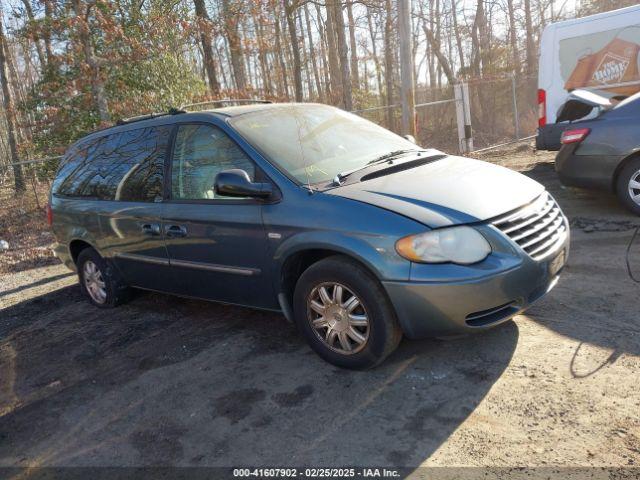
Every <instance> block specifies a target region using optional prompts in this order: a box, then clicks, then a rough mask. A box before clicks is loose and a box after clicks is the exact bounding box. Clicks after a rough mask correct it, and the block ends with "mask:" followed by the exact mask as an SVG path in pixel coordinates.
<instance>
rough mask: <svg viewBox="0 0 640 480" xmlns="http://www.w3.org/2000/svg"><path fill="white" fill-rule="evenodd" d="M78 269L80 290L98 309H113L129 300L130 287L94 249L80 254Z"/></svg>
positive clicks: (88, 249)
mask: <svg viewBox="0 0 640 480" xmlns="http://www.w3.org/2000/svg"><path fill="white" fill-rule="evenodd" d="M77 267H78V277H79V279H80V290H81V291H82V293H83V294H85V295H86V296H87V298H88V299H89V301H90V302H91V303H93V304H94V305H95V306H96V307H100V308H112V307H115V306H117V305H120V304H122V303H124V302H126V301H127V300H129V298H130V294H131V290H130V289H129V287H128V286H127V285H126V284H125V283H124V282H123V280H122V278H121V277H120V274H119V273H118V272H117V271H116V270H115V268H113V266H112V265H111V264H109V263H108V262H107V261H106V260H105V259H104V258H102V257H101V256H100V254H98V252H96V251H95V250H94V249H93V248H85V249H84V250H82V251H81V252H80V255H78V261H77Z"/></svg>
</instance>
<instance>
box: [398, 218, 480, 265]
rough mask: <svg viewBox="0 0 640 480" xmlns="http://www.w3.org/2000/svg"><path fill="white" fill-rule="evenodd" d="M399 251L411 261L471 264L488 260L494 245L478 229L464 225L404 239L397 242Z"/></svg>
mask: <svg viewBox="0 0 640 480" xmlns="http://www.w3.org/2000/svg"><path fill="white" fill-rule="evenodd" d="M396 251H397V252H398V254H400V256H402V257H404V258H406V259H407V260H411V261H412V262H419V263H445V262H453V263H460V264H463V265H468V264H470V263H476V262H479V261H481V260H484V259H485V258H487V255H489V254H490V253H491V245H489V242H487V240H486V239H485V238H484V237H483V236H482V234H481V233H480V232H478V231H477V230H476V229H475V228H471V227H466V226H462V227H450V228H442V229H439V230H432V231H430V232H425V233H418V234H417V235H409V236H408V237H404V238H401V239H400V240H398V241H397V242H396Z"/></svg>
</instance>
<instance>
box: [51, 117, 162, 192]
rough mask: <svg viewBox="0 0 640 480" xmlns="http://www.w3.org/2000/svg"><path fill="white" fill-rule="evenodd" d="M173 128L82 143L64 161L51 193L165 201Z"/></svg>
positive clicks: (113, 136)
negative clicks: (165, 164) (167, 164)
mask: <svg viewBox="0 0 640 480" xmlns="http://www.w3.org/2000/svg"><path fill="white" fill-rule="evenodd" d="M170 134H171V126H157V127H147V128H139V129H134V130H128V131H125V132H119V133H113V134H110V135H105V136H102V137H97V138H94V139H91V140H88V141H85V142H80V143H78V144H77V145H75V146H73V147H71V149H70V150H69V151H68V152H67V154H66V155H65V158H64V159H63V162H62V165H61V167H60V170H59V171H58V175H57V176H56V180H55V181H54V184H53V187H52V191H53V193H54V194H56V195H63V196H67V197H82V198H93V199H99V200H121V201H139V202H153V201H158V200H160V199H161V198H162V191H163V182H164V160H165V157H166V152H167V146H168V144H169V137H170Z"/></svg>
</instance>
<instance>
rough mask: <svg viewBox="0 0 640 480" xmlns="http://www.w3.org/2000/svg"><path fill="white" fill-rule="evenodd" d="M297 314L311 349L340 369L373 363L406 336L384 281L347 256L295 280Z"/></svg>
mask: <svg viewBox="0 0 640 480" xmlns="http://www.w3.org/2000/svg"><path fill="white" fill-rule="evenodd" d="M294 314H295V319H296V323H297V324H298V328H299V329H300V331H301V332H302V334H303V335H304V337H305V338H306V340H307V342H308V343H309V345H310V346H311V348H313V349H314V350H315V351H316V353H318V355H320V356H321V357H322V358H323V359H325V360H326V361H328V362H329V363H332V364H334V365H337V366H339V367H344V368H353V369H364V368H370V367H373V366H375V365H377V364H378V363H380V362H382V360H384V359H385V358H386V357H387V356H388V355H389V354H390V353H391V352H393V350H395V349H396V347H397V346H398V344H399V343H400V340H401V338H402V332H401V330H400V327H399V326H398V323H397V321H396V318H395V313H394V311H393V308H392V307H391V304H390V302H389V300H388V299H387V295H386V293H385V291H384V289H383V288H382V285H380V282H378V280H377V279H376V278H375V277H373V276H372V275H371V274H370V273H369V272H368V271H367V270H365V269H364V268H363V267H362V266H360V265H359V264H358V263H356V262H354V261H353V260H351V259H349V258H347V257H343V256H334V257H329V258H326V259H324V260H321V261H319V262H317V263H315V264H313V265H312V266H311V267H309V268H308V269H307V270H305V272H304V273H303V274H302V275H301V277H300V279H299V280H298V282H297V284H296V289H295V293H294Z"/></svg>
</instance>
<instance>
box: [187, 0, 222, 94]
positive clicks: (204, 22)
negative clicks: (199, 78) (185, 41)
mask: <svg viewBox="0 0 640 480" xmlns="http://www.w3.org/2000/svg"><path fill="white" fill-rule="evenodd" d="M193 3H194V4H195V8H196V17H198V30H200V43H201V44H202V56H203V61H204V68H205V70H206V72H207V78H208V79H209V91H210V92H211V94H212V95H218V94H219V93H220V83H219V82H218V74H217V73H216V64H215V60H214V59H213V48H212V41H211V19H210V18H209V14H208V13H207V9H206V7H205V5H204V0H193Z"/></svg>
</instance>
